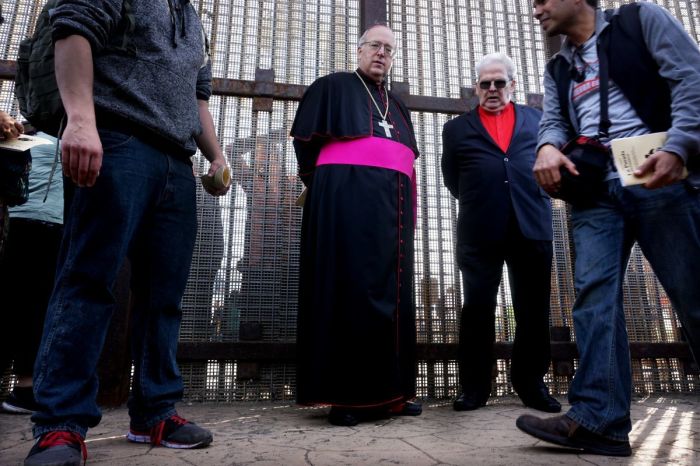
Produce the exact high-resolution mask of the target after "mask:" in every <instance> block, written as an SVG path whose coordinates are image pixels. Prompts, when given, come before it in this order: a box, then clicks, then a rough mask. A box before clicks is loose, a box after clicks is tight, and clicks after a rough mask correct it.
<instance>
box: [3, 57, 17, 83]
mask: <svg viewBox="0 0 700 466" xmlns="http://www.w3.org/2000/svg"><path fill="white" fill-rule="evenodd" d="M16 73H17V62H15V61H12V60H0V79H2V80H5V81H12V80H13V79H15V74H16Z"/></svg>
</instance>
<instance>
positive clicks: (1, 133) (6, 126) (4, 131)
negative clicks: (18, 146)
mask: <svg viewBox="0 0 700 466" xmlns="http://www.w3.org/2000/svg"><path fill="white" fill-rule="evenodd" d="M22 133H24V127H23V126H22V123H20V122H19V121H15V119H14V118H12V117H11V116H10V115H8V114H7V113H5V112H0V139H14V138H18V137H19V135H20V134H22Z"/></svg>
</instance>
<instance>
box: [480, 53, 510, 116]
mask: <svg viewBox="0 0 700 466" xmlns="http://www.w3.org/2000/svg"><path fill="white" fill-rule="evenodd" d="M514 87H515V81H513V80H511V79H509V78H508V72H507V71H506V67H505V65H504V64H502V63H498V62H494V63H491V64H489V65H486V66H484V68H483V69H482V70H481V75H480V76H479V81H478V82H477V83H476V95H477V96H478V97H479V105H480V106H481V108H483V109H484V110H486V111H487V112H489V113H493V114H495V115H498V114H500V113H501V112H502V111H503V109H504V108H506V105H508V103H509V102H510V100H511V97H512V96H513V89H514Z"/></svg>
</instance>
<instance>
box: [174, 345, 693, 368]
mask: <svg viewBox="0 0 700 466" xmlns="http://www.w3.org/2000/svg"><path fill="white" fill-rule="evenodd" d="M630 352H631V355H632V358H633V359H642V358H644V359H648V358H651V359H654V358H677V359H682V360H688V361H692V356H691V353H690V348H689V347H688V344H687V343H682V342H678V343H639V342H633V343H630ZM512 353H513V344H512V343H495V344H494V356H495V357H496V359H510V357H511V355H512ZM177 356H178V359H179V360H180V361H207V360H210V359H214V360H216V359H228V360H236V361H256V362H266V363H273V362H277V363H293V362H294V361H295V360H296V344H294V343H273V342H238V343H218V342H216V343H212V342H201V343H199V342H181V343H180V344H179V345H178V353H177ZM417 357H418V359H420V360H432V361H435V360H438V361H439V360H455V359H457V344H455V343H452V344H447V343H445V344H437V343H436V344H427V343H419V344H418V345H417ZM577 357H578V351H577V350H576V343H573V342H552V359H553V360H554V361H566V360H571V359H575V358H577Z"/></svg>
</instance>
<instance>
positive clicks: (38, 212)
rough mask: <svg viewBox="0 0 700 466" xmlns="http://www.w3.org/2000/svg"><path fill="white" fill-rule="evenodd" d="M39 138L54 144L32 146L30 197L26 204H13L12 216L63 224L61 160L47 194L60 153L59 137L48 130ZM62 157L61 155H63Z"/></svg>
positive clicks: (40, 134)
mask: <svg viewBox="0 0 700 466" xmlns="http://www.w3.org/2000/svg"><path fill="white" fill-rule="evenodd" d="M36 136H37V137H40V138H44V139H48V140H50V141H51V142H52V143H53V144H51V145H49V144H46V145H42V146H36V147H34V148H32V150H31V151H32V170H31V171H30V172H29V199H28V200H27V202H25V203H24V204H22V205H20V206H17V207H11V208H10V217H11V218H27V219H31V220H40V221H43V222H50V223H58V224H60V225H62V224H63V176H62V174H61V165H60V163H59V164H58V166H57V167H56V173H54V177H53V180H51V189H49V195H48V197H47V198H46V202H44V196H46V186H47V184H48V182H49V174H50V173H51V167H52V165H53V161H54V155H55V152H56V144H57V141H56V138H54V137H53V136H49V135H48V134H46V133H37V135H36ZM59 160H60V154H59Z"/></svg>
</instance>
